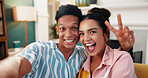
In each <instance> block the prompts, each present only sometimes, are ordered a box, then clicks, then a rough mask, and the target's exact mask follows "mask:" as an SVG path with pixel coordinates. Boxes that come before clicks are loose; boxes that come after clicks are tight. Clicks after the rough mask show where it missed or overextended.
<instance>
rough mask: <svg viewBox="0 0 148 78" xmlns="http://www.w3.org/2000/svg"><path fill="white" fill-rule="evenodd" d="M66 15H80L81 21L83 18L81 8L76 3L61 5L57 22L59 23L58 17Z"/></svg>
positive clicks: (56, 17) (56, 18) (57, 14)
mask: <svg viewBox="0 0 148 78" xmlns="http://www.w3.org/2000/svg"><path fill="white" fill-rule="evenodd" d="M64 15H74V16H76V17H78V19H79V23H80V22H81V20H82V13H81V10H80V9H79V8H78V7H77V6H75V5H70V4H67V5H61V6H60V7H59V9H58V10H57V12H56V16H55V20H56V21H57V23H58V19H59V18H60V17H62V16H64Z"/></svg>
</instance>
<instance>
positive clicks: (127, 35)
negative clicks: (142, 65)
mask: <svg viewBox="0 0 148 78" xmlns="http://www.w3.org/2000/svg"><path fill="white" fill-rule="evenodd" d="M123 33H124V36H125V38H127V37H129V34H130V30H129V28H128V27H127V26H125V27H124V29H123Z"/></svg>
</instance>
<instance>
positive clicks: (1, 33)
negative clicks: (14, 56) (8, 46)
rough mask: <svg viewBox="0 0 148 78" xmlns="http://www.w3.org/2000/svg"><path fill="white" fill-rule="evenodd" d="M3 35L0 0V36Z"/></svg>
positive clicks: (0, 4)
mask: <svg viewBox="0 0 148 78" xmlns="http://www.w3.org/2000/svg"><path fill="white" fill-rule="evenodd" d="M2 35H4V24H3V11H2V2H0V36H2Z"/></svg>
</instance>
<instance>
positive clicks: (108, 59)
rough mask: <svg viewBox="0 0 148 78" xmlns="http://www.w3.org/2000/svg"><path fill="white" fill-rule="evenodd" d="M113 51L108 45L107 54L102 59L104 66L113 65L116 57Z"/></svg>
mask: <svg viewBox="0 0 148 78" xmlns="http://www.w3.org/2000/svg"><path fill="white" fill-rule="evenodd" d="M110 51H111V52H110ZM112 51H113V49H111V48H110V47H109V46H108V45H106V48H105V52H104V55H103V59H102V64H104V65H111V63H112V61H113V57H114V55H113V53H112Z"/></svg>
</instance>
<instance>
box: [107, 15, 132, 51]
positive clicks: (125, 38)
mask: <svg viewBox="0 0 148 78" xmlns="http://www.w3.org/2000/svg"><path fill="white" fill-rule="evenodd" d="M117 19H118V26H119V30H117V29H115V28H114V27H113V26H112V25H110V23H109V22H108V21H105V25H106V26H107V27H108V28H109V29H110V30H111V31H112V32H113V33H114V34H115V36H116V37H117V39H118V41H119V43H120V45H121V47H122V49H123V50H129V49H131V48H132V47H133V45H134V43H135V37H134V32H133V31H130V30H129V28H128V27H127V26H125V27H124V28H123V25H122V20H121V15H120V14H118V15H117Z"/></svg>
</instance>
